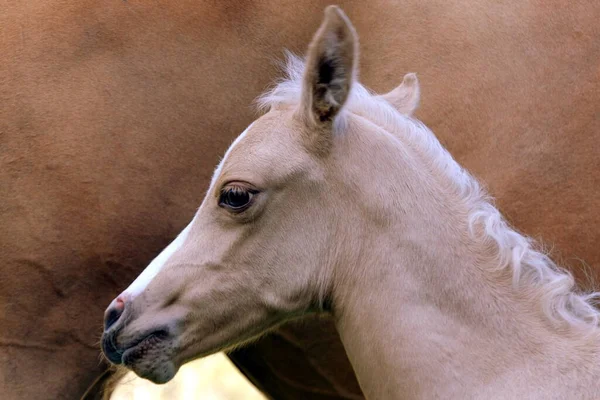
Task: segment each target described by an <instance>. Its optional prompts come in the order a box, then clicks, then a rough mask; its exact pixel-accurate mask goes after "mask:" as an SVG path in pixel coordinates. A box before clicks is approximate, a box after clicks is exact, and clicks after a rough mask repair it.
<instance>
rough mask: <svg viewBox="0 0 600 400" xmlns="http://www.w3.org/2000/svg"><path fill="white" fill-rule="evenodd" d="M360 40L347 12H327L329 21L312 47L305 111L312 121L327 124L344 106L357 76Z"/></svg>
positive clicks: (330, 9)
mask: <svg viewBox="0 0 600 400" xmlns="http://www.w3.org/2000/svg"><path fill="white" fill-rule="evenodd" d="M357 58H358V38H357V37H356V32H355V31H354V27H353V26H352V24H351V23H350V21H349V20H348V17H346V15H345V14H344V12H343V11H342V10H341V9H339V8H338V7H336V6H329V7H327V8H326V9H325V20H324V21H323V23H322V24H321V27H320V28H319V30H318V31H317V33H316V34H315V36H314V38H313V40H312V42H311V43H310V46H309V48H308V56H307V59H306V67H305V71H304V80H303V84H302V85H303V86H302V103H301V107H302V112H303V113H304V116H305V117H306V118H307V119H308V120H309V122H311V123H312V122H315V123H317V124H320V125H322V124H327V123H330V122H332V121H333V119H334V118H335V116H336V115H337V114H338V112H339V111H340V110H341V109H342V107H343V106H344V103H345V102H346V100H347V98H348V95H349V94H350V88H351V86H352V83H353V81H354V79H355V76H356V70H357Z"/></svg>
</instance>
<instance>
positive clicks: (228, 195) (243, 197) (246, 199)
mask: <svg viewBox="0 0 600 400" xmlns="http://www.w3.org/2000/svg"><path fill="white" fill-rule="evenodd" d="M256 193H258V192H257V191H256V190H252V189H248V188H245V187H242V186H237V185H231V186H226V187H224V188H223V190H221V195H220V196H219V206H220V207H224V208H227V209H229V210H231V211H237V212H241V211H244V210H245V209H247V208H248V207H250V205H251V204H252V199H253V197H254V195H255V194H256Z"/></svg>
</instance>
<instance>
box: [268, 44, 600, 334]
mask: <svg viewBox="0 0 600 400" xmlns="http://www.w3.org/2000/svg"><path fill="white" fill-rule="evenodd" d="M286 60H287V61H286V63H285V78H284V79H282V80H280V81H279V82H277V83H276V85H275V86H274V87H273V88H272V89H270V90H269V91H267V92H266V93H264V94H263V95H262V96H260V97H259V98H258V100H257V103H258V106H259V108H260V109H262V110H265V109H268V108H270V107H273V106H278V105H297V104H299V103H300V98H301V91H302V77H303V72H304V62H303V60H302V59H300V58H299V57H297V56H295V55H293V54H291V53H287V57H286ZM348 112H351V113H356V114H358V115H361V116H364V117H366V118H368V119H369V120H371V121H373V122H376V123H377V124H378V125H379V126H381V127H384V128H385V129H387V130H388V131H389V132H393V133H394V134H395V135H401V136H403V139H404V138H405V139H406V141H407V143H411V145H412V146H415V150H416V151H417V152H419V153H420V154H421V155H423V156H424V159H425V160H427V162H428V164H429V166H430V167H431V168H432V170H433V171H436V172H438V173H440V174H441V176H444V177H447V178H448V180H449V182H451V188H450V189H451V190H453V191H454V192H455V193H456V194H457V195H458V196H459V199H460V200H461V201H463V202H464V204H465V205H466V207H467V209H468V210H469V221H468V226H469V230H470V234H471V236H472V237H473V238H474V239H475V240H477V241H479V242H480V243H483V244H484V245H486V246H488V247H490V248H492V249H495V250H494V252H495V254H494V261H495V264H496V266H495V267H496V268H497V269H499V270H500V269H505V270H507V271H509V272H510V273H511V274H512V283H513V287H514V289H515V290H520V289H522V288H524V287H527V288H528V289H530V288H535V290H537V291H538V294H539V298H540V301H541V307H542V309H543V311H544V313H545V315H546V316H547V317H548V318H549V319H550V320H551V321H552V322H553V323H555V324H558V325H564V324H567V325H568V326H570V327H574V328H578V329H583V330H587V331H590V332H595V331H596V330H597V328H598V326H599V325H600V310H598V309H597V308H596V306H595V305H596V303H597V300H598V299H599V298H600V292H592V293H581V292H579V291H577V287H576V284H575V279H574V278H573V275H572V274H571V273H570V272H568V271H567V270H565V269H563V268H561V267H559V266H558V265H557V264H555V263H554V262H553V261H552V260H551V259H550V258H549V257H548V256H547V255H546V254H545V253H544V252H542V251H540V250H538V249H537V248H538V247H539V246H538V245H537V244H536V242H535V241H534V240H533V239H531V238H529V237H526V236H524V235H522V234H520V233H519V232H517V231H516V230H515V229H513V228H512V227H511V226H510V225H509V223H508V222H507V221H506V220H505V219H504V217H503V216H502V214H501V213H500V211H499V210H498V209H497V208H496V207H495V206H494V205H493V204H492V200H491V198H490V197H489V196H488V195H487V193H486V192H485V190H484V189H482V188H481V186H480V185H479V183H478V182H477V180H476V179H475V178H473V177H472V176H471V175H470V174H469V173H468V172H467V171H466V170H465V169H463V168H462V167H461V166H460V165H459V164H458V163H457V162H456V161H455V160H454V159H453V157H452V156H451V155H450V153H449V152H448V151H447V150H446V149H445V148H444V147H442V145H441V144H440V142H439V141H438V140H437V138H436V137H435V135H434V134H433V133H432V132H431V131H430V130H429V129H428V128H427V127H426V126H424V125H423V124H422V123H420V122H418V121H415V120H413V119H411V118H408V117H406V116H404V115H402V114H400V113H399V112H397V111H396V109H395V108H393V107H392V106H391V105H390V104H389V103H387V102H386V101H385V100H384V99H382V98H381V97H379V96H376V95H374V94H373V93H371V92H370V91H369V90H368V89H366V88H365V87H364V86H362V85H361V84H360V83H358V82H355V83H354V85H353V87H352V92H351V94H350V98H349V100H348V102H347V104H346V106H345V107H344V110H343V112H342V113H341V114H340V116H339V119H340V121H338V122H339V126H343V120H344V113H348Z"/></svg>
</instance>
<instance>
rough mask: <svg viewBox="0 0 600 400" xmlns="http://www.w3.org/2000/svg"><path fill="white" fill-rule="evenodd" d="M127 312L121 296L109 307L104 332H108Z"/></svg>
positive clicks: (105, 316) (105, 317) (105, 315)
mask: <svg viewBox="0 0 600 400" xmlns="http://www.w3.org/2000/svg"><path fill="white" fill-rule="evenodd" d="M124 310H125V302H124V301H123V299H122V298H121V296H119V297H117V298H116V299H115V301H114V302H113V303H112V304H111V305H110V306H108V308H107V309H106V312H105V314H104V330H105V331H107V330H109V329H110V327H111V326H113V325H114V324H115V322H117V321H118V320H119V318H120V317H121V315H122V314H123V311H124Z"/></svg>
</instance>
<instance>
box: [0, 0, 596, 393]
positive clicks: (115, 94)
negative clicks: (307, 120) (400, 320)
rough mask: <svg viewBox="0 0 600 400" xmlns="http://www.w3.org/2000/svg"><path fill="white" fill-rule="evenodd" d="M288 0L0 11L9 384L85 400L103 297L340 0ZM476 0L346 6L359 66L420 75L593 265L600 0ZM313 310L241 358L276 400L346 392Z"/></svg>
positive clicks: (566, 249)
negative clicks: (507, 0) (501, 1)
mask: <svg viewBox="0 0 600 400" xmlns="http://www.w3.org/2000/svg"><path fill="white" fill-rule="evenodd" d="M275 3H276V4H275ZM288 3H289V4H284V3H282V2H273V4H264V3H263V2H255V3H253V2H242V3H239V4H237V3H236V6H235V7H230V6H215V5H214V4H213V5H203V4H198V3H197V2H185V3H181V2H180V3H178V4H177V5H166V4H165V5H157V4H155V3H152V4H151V5H146V4H143V3H138V2H134V1H127V2H122V1H114V2H110V3H107V4H102V5H100V4H96V3H94V2H87V1H86V2H78V3H77V4H76V5H71V6H64V5H61V7H56V6H53V5H52V4H50V5H49V4H47V2H41V1H40V2H34V3H23V4H19V5H11V6H8V5H6V4H4V5H2V6H0V8H3V9H6V10H7V12H0V26H2V27H3V28H2V29H3V31H2V34H1V35H0V51H1V53H2V55H3V62H2V63H0V103H1V104H2V107H0V198H1V199H2V202H1V204H0V226H2V230H0V296H1V297H0V304H1V306H2V309H3V312H2V313H0V318H1V320H0V326H2V329H1V331H0V346H1V347H2V351H1V352H0V357H1V359H0V360H1V361H2V367H1V370H0V388H1V390H0V392H1V393H2V394H3V398H5V399H16V398H77V396H78V395H79V394H81V393H82V391H83V389H84V388H85V387H86V386H87V385H88V384H89V383H90V382H91V381H92V380H93V379H94V377H95V375H96V374H97V373H98V372H99V371H100V370H101V368H100V367H99V366H98V361H97V360H98V358H97V357H98V356H97V354H98V351H99V350H98V349H97V345H96V343H97V340H98V338H99V336H100V333H101V327H100V321H101V320H102V312H103V309H104V307H105V306H106V305H107V304H108V302H109V301H110V299H111V298H112V297H114V295H115V294H117V293H118V292H119V291H120V290H122V289H123V288H125V287H126V286H127V285H128V283H129V282H130V281H131V280H132V279H133V278H134V276H136V275H137V273H138V272H139V271H140V270H141V269H142V268H143V267H144V266H145V265H146V264H147V262H148V261H149V259H150V258H152V256H153V255H155V254H156V253H157V252H158V251H159V250H160V249H161V248H162V247H163V246H164V245H165V244H166V243H167V242H168V241H169V239H171V238H172V237H173V236H174V235H175V233H176V232H178V231H179V230H180V229H181V228H182V227H183V225H184V223H185V222H187V221H188V220H189V219H190V217H191V215H192V214H193V212H194V210H195V208H196V207H197V204H198V203H199V201H200V199H201V197H202V195H203V193H204V191H205V189H206V187H207V184H208V180H209V177H210V175H211V173H212V169H213V166H214V165H215V164H216V162H217V160H218V156H219V155H220V154H221V153H222V151H223V150H224V149H225V147H226V146H227V144H228V143H229V142H230V141H231V139H232V138H233V137H234V136H235V135H236V134H237V133H239V132H240V131H241V130H242V129H243V128H244V126H245V125H246V124H247V123H248V122H250V121H251V120H252V118H253V112H252V109H251V108H250V104H251V102H252V99H253V98H254V97H255V96H256V95H257V94H258V93H259V92H260V91H262V90H263V89H264V88H265V87H266V86H267V84H268V83H269V82H270V81H271V80H272V79H274V78H275V77H276V69H275V68H274V66H273V65H272V64H271V63H270V60H271V59H274V58H280V57H281V55H282V50H283V48H290V49H291V50H294V51H296V52H302V51H304V47H305V45H306V44H307V42H308V40H309V38H310V35H311V33H312V32H313V30H314V28H316V27H317V26H318V24H319V21H320V19H321V16H322V9H323V7H324V6H325V3H326V2H324V1H307V2H303V4H302V7H299V6H298V4H297V2H295V1H289V2H288ZM465 3H468V4H455V5H452V4H448V3H447V2H435V3H427V4H423V2H416V1H415V2H410V3H406V4H398V5H393V4H388V2H381V4H374V2H369V4H364V3H363V2H356V1H342V2H340V5H341V6H342V7H344V9H345V10H346V11H347V12H348V14H349V16H350V17H351V18H352V20H353V21H354V22H355V24H356V28H357V30H358V32H359V34H360V36H361V45H362V49H363V57H362V65H361V76H362V80H363V82H365V83H366V84H367V85H370V86H372V87H373V88H374V89H377V90H379V91H383V90H388V89H391V88H392V87H394V86H395V85H396V84H397V83H399V81H400V80H401V77H402V76H403V74H404V73H406V72H409V71H414V72H417V73H418V74H419V76H420V80H421V83H422V86H423V90H422V97H423V101H422V106H421V109H420V111H419V112H418V115H419V117H420V118H422V119H423V120H424V121H425V122H426V123H427V124H428V125H429V126H431V127H432V128H433V130H434V132H435V133H436V134H437V135H438V136H439V137H440V139H441V140H442V142H443V143H444V144H445V145H447V146H448V147H449V150H450V151H451V152H452V153H453V154H454V155H455V156H456V157H457V159H458V160H459V161H460V162H461V163H462V164H463V165H465V166H466V167H468V168H469V169H471V170H472V171H473V172H474V173H475V174H476V175H477V176H479V177H480V178H481V179H482V180H483V181H485V182H486V183H487V184H488V185H489V187H490V189H491V192H492V194H493V195H494V196H496V197H497V198H498V201H499V204H500V206H501V208H502V209H503V210H504V211H505V213H506V214H507V216H508V217H509V219H511V220H512V221H513V222H514V223H515V225H516V226H517V227H519V228H521V229H522V230H524V231H525V232H526V233H529V234H532V235H534V236H542V237H543V238H544V240H545V242H546V243H549V244H555V245H556V247H555V249H556V250H557V251H558V252H559V253H560V256H561V257H562V258H563V259H565V260H566V261H568V262H569V263H570V265H572V266H575V267H578V266H579V264H578V263H577V262H574V261H573V260H574V259H575V258H580V259H583V260H585V261H586V262H587V263H588V264H589V265H591V267H592V269H593V270H594V271H595V274H596V275H598V271H600V248H599V247H598V246H597V245H595V240H596V238H597V236H598V235H597V232H596V230H597V229H596V227H597V226H598V224H599V223H600V216H599V215H598V213H597V211H596V210H598V209H600V208H599V205H600V204H599V203H598V202H599V201H600V200H599V199H600V196H598V190H599V189H598V188H599V187H600V182H599V181H598V179H599V178H598V174H597V172H596V171H597V170H598V167H599V166H600V165H599V163H600V161H599V160H600V157H599V156H598V151H597V149H598V145H597V143H598V139H600V137H599V135H600V117H599V115H598V105H599V104H600V89H599V86H598V82H599V79H598V78H599V76H598V74H599V73H600V72H599V71H600V70H599V69H598V68H599V65H600V48H599V44H598V41H597V40H596V39H597V38H598V36H599V33H600V32H599V31H598V29H599V28H598V25H597V22H596V21H597V20H598V19H599V17H600V15H599V9H600V7H599V5H597V4H596V3H594V2H579V3H574V2H569V4H568V6H562V5H561V4H562V2H554V3H556V4H554V5H552V6H551V5H550V4H549V3H548V2H545V3H544V4H541V3H540V4H538V3H534V2H526V3H524V4H520V5H519V4H510V5H506V6H502V5H497V4H496V3H495V2H491V1H488V2H483V1H478V2H465ZM74 4H75V3H74ZM565 4H566V3H565ZM320 324H325V322H318V321H317V322H312V323H310V324H308V325H301V326H295V327H287V328H285V330H283V331H282V332H283V333H279V334H275V335H274V336H272V337H271V338H266V339H263V341H261V342H260V343H258V344H256V345H253V346H250V347H249V348H248V349H246V350H244V351H243V352H240V353H238V354H237V356H236V354H234V355H233V357H234V359H236V360H237V361H238V363H241V365H242V367H243V369H244V370H245V371H246V372H247V373H248V374H249V375H251V376H254V377H255V378H256V379H257V380H258V382H259V383H260V386H261V387H262V388H263V389H264V390H266V391H268V392H269V393H271V394H272V396H273V397H274V398H278V399H284V398H289V399H297V398H307V396H310V398H336V397H338V398H354V397H356V396H358V389H357V388H356V386H355V385H356V384H355V383H354V380H353V378H352V377H351V376H350V375H349V374H348V371H349V367H348V364H347V361H346V358H345V356H344V354H343V353H342V351H341V348H340V347H339V346H338V345H336V346H328V344H329V343H332V342H333V343H338V342H337V340H338V339H337V336H336V335H335V333H334V332H333V331H331V330H330V329H329V328H327V326H329V325H323V326H325V327H324V328H320V327H319V326H320ZM279 349H282V351H278V350H279ZM331 349H338V350H337V351H336V352H332V351H331ZM289 360H298V361H294V363H293V364H292V363H290V361H289ZM294 365H296V366H297V367H294V368H292V367H290V366H294ZM336 393H337V395H336ZM317 396H322V397H317Z"/></svg>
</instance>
